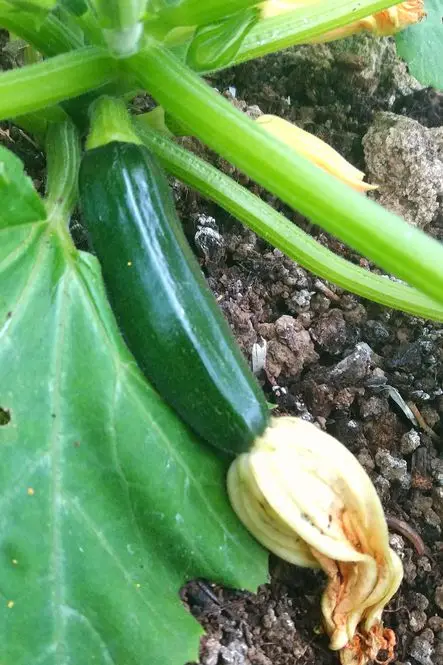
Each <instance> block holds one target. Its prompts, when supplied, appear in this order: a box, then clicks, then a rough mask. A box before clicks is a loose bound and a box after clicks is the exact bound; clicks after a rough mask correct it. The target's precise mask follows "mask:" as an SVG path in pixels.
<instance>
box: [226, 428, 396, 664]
mask: <svg viewBox="0 0 443 665" xmlns="http://www.w3.org/2000/svg"><path fill="white" fill-rule="evenodd" d="M227 482H228V493H229V497H230V500H231V504H232V506H233V508H234V510H235V512H236V513H237V515H238V517H239V518H240V520H241V521H242V522H243V523H244V525H245V526H246V527H247V528H248V529H249V531H250V532H251V533H252V534H253V535H254V536H255V537H256V538H257V540H258V541H260V542H261V543H262V544H263V545H264V546H265V547H267V548H268V549H269V550H271V551H272V552H274V553H275V554H277V555H278V556H280V557H281V558H282V559H285V560H286V561H289V562H291V563H295V564H298V565H300V566H309V567H321V568H322V569H323V570H324V571H325V573H326V574H327V576H328V584H327V586H326V589H325V591H324V594H323V599H322V612H323V617H324V623H325V628H326V631H327V633H328V635H329V637H330V647H331V649H334V650H339V651H340V657H341V660H342V663H343V665H364V663H366V662H367V661H368V660H370V659H372V658H375V657H376V655H377V652H378V650H379V649H387V651H388V654H389V656H393V648H394V646H395V636H394V633H393V632H392V631H391V630H389V629H384V628H383V624H382V622H381V614H382V611H383V608H384V607H385V605H386V604H387V603H388V602H389V600H390V599H391V598H392V596H393V595H394V593H395V592H396V591H397V589H398V587H399V585H400V582H401V579H402V575H403V569H402V564H401V561H400V559H399V558H398V556H397V555H396V554H395V552H394V551H393V550H392V549H391V548H390V547H389V541H388V529H387V525H386V520H385V517H384V514H383V509H382V506H381V503H380V500H379V498H378V496H377V493H376V491H375V489H374V486H373V485H372V482H371V480H370V478H369V476H368V475H367V474H366V472H365V471H364V469H363V468H362V467H361V465H360V464H359V463H358V461H357V460H356V458H355V457H354V456H353V455H352V454H351V453H350V452H349V451H348V450H347V448H345V446H343V445H342V444H341V443H339V441H337V440H336V439H334V438H333V437H332V436H330V435H329V434H326V433H325V432H322V431H321V430H319V429H318V428H317V427H316V426H315V425H313V424H312V423H309V422H306V421H304V420H301V419H299V418H274V419H272V420H271V424H270V426H269V427H268V428H267V430H266V431H265V433H264V435H263V436H262V437H260V438H259V439H258V440H257V441H256V442H255V444H254V447H253V449H252V450H251V451H250V452H249V453H244V454H242V455H240V456H239V457H237V458H236V459H235V460H234V462H233V463H232V465H231V467H230V469H229V473H228V481H227Z"/></svg>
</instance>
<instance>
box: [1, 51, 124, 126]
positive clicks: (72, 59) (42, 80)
mask: <svg viewBox="0 0 443 665" xmlns="http://www.w3.org/2000/svg"><path fill="white" fill-rule="evenodd" d="M117 73H118V71H117V68H116V67H115V64H114V61H113V60H112V58H110V57H109V55H108V54H107V53H106V51H103V50H102V49H99V48H95V47H84V48H82V49H79V50H77V51H71V52H69V53H65V54H63V55H58V56H56V57H55V58H51V59H50V60H46V61H44V62H39V63H37V64H35V65H29V66H27V67H22V68H21V69H14V70H12V71H8V72H4V73H2V74H0V120H4V119H7V118H13V117H15V116H20V115H23V114H25V113H30V112H32V111H38V110H39V109H42V108H45V107H46V106H52V105H53V104H57V103H58V102H61V101H63V100H64V99H69V98H71V97H77V96H78V95H81V94H83V93H85V92H87V91H89V90H93V89H95V88H99V87H101V86H103V85H105V84H107V83H109V82H111V81H112V80H113V79H114V78H115V77H116V76H117Z"/></svg>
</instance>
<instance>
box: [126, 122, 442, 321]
mask: <svg viewBox="0 0 443 665" xmlns="http://www.w3.org/2000/svg"><path fill="white" fill-rule="evenodd" d="M135 125H136V127H137V132H138V134H139V135H140V137H141V138H142V139H143V142H144V143H145V145H146V146H147V147H148V148H149V149H150V150H152V152H154V153H155V154H156V155H157V157H159V159H160V160H161V161H162V163H163V166H164V167H165V168H166V170H168V171H169V172H171V173H172V174H173V175H175V176H176V177H177V178H180V180H183V182H185V183H187V184H188V185H190V186H191V187H193V188H195V189H197V190H198V191H200V192H202V194H204V195H205V196H207V197H208V198H210V199H212V200H213V201H215V202H216V203H217V204H218V205H220V206H221V207H222V208H224V209H225V210H227V211H228V212H229V213H230V214H232V215H234V216H235V217H236V218H237V219H239V220H240V221H241V222H243V223H244V224H245V225H246V226H248V227H249V228H250V229H252V230H253V231H254V232H255V233H257V234H258V235H259V236H260V237H261V238H263V239H264V240H266V241H267V242H269V243H270V244H271V245H273V246H274V247H277V248H278V249H280V250H281V251H282V252H284V253H285V254H286V255H287V256H289V258H291V259H293V260H294V261H297V262H298V263H300V264H301V265H302V266H304V267H305V268H307V269H309V270H311V271H312V272H313V273H315V274H316V275H318V276H319V277H322V278H324V279H327V280H328V281H330V282H333V283H334V284H337V285H338V286H340V287H342V288H344V289H347V290H348V291H352V292H353V293H357V294H358V295H360V296H363V297H364V298H368V299H369V300H374V301H375V302H378V303H380V304H382V305H386V306H387V307H393V308H394V309H400V310H402V311H404V312H408V313H410V314H415V315H416V316H422V317H424V318H429V319H434V320H436V321H443V307H442V306H441V305H439V304H437V303H435V302H434V301H433V300H431V298H428V297H427V296H425V295H423V294H422V293H420V292H419V291H417V290H416V289H413V288H411V287H410V286H406V285H403V284H399V283H398V282H392V281H391V280H389V279H386V278H385V277H381V276H380V275H374V274H373V273H370V272H368V271H367V270H364V269H363V268H360V267H358V266H355V265H354V264H353V263H350V262H349V261H346V259H343V258H342V257H340V256H336V255H335V254H334V253H333V252H331V251H330V250H329V249H327V248H326V247H323V245H320V244H319V243H318V242H317V241H316V240H314V239H313V238H311V236H309V235H308V234H307V233H305V232H304V231H302V230H301V229H299V228H298V227H297V226H296V225H295V224H293V223H292V222H290V221H289V220H288V219H286V217H284V216H283V215H281V214H280V213H279V212H277V211H276V210H274V209H273V208H271V206H269V205H268V204H267V203H265V202H264V201H262V200H261V199H259V198H258V197H257V196H254V194H251V192H249V191H248V190H247V189H245V188H244V187H242V186H241V185H239V184H238V183H236V182H235V181H233V180H232V179H231V178H229V177H228V176H227V175H225V174H224V173H221V172H220V171H219V170H218V169H216V168H215V167H213V166H211V165H210V164H208V163H206V162H204V161H203V160H202V159H200V158H199V157H197V156H196V155H194V154H193V153H190V152H188V151H187V150H185V149H184V148H181V147H180V146H178V145H176V144H175V143H173V142H172V141H171V140H170V139H168V138H166V137H165V136H163V135H161V134H159V133H158V132H154V131H152V130H150V129H146V123H145V122H144V119H143V117H142V116H139V117H137V118H136V120H135Z"/></svg>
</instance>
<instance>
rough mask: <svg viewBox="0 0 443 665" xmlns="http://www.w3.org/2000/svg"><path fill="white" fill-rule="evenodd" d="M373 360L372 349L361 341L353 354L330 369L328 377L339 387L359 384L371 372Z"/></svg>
mask: <svg viewBox="0 0 443 665" xmlns="http://www.w3.org/2000/svg"><path fill="white" fill-rule="evenodd" d="M371 360H372V350H371V349H370V347H369V346H368V345H367V344H365V343H364V342H360V343H359V344H357V345H356V347H355V350H354V351H353V352H352V353H351V354H349V355H348V356H346V357H345V358H343V360H340V362H338V363H337V364H336V365H334V366H333V367H332V368H331V369H330V370H329V372H328V373H327V378H328V380H329V381H330V382H331V383H332V385H334V386H335V387H337V388H342V387H343V388H344V387H348V386H356V385H359V384H361V383H362V382H363V380H364V379H365V378H366V377H367V375H368V374H369V370H370V365H371Z"/></svg>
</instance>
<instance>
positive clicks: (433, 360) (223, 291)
mask: <svg viewBox="0 0 443 665" xmlns="http://www.w3.org/2000/svg"><path fill="white" fill-rule="evenodd" d="M8 57H10V56H8ZM3 65H4V66H5V65H7V62H5V56H3ZM211 82H212V83H213V84H214V85H215V86H216V87H217V88H218V89H219V90H220V91H222V92H223V94H225V95H226V96H227V97H228V98H230V99H231V101H232V103H234V104H235V105H236V106H238V107H239V108H241V109H242V110H244V111H246V112H248V113H250V114H251V115H254V114H255V115H257V114H260V112H263V113H275V114H278V115H281V116H283V117H285V118H287V119H288V120H291V121H293V122H296V123H297V124H299V125H300V126H301V127H303V128H304V129H307V130H309V131H311V132H313V133H315V134H316V135H318V136H319V137H320V138H322V139H324V140H326V141H328V142H329V143H330V144H331V145H333V146H334V147H335V148H336V149H338V150H339V151H340V152H341V153H342V154H343V155H344V156H345V157H346V158H348V159H349V160H350V161H351V162H352V163H353V164H354V165H355V166H357V167H358V168H361V169H362V170H364V171H366V173H367V174H368V179H369V180H370V181H374V182H378V183H379V184H380V188H379V190H378V191H377V193H375V194H374V196H375V198H377V199H379V200H380V201H381V202H382V203H383V205H386V206H387V207H390V208H392V209H393V210H395V211H397V212H400V213H401V214H403V215H404V216H405V217H406V218H407V219H408V221H409V222H410V223H411V224H416V225H417V226H420V227H423V228H425V229H426V231H427V232H429V233H431V234H432V235H434V236H435V237H437V238H440V237H441V235H442V229H443V207H442V204H441V195H442V193H443V185H442V183H443V176H442V173H443V171H442V169H443V163H442V161H441V158H442V155H443V130H441V129H440V128H441V127H442V126H443V97H442V95H441V94H440V93H438V92H436V91H434V90H428V89H422V88H421V86H419V85H418V84H417V82H416V81H414V80H413V79H411V78H410V77H409V76H408V74H407V71H406V68H405V66H404V65H403V64H402V63H401V62H400V61H399V60H398V59H397V58H396V55H395V48H394V45H393V42H392V41H391V40H390V39H383V40H374V39H372V38H369V37H360V38H354V39H348V40H345V41H343V42H339V43H335V44H332V45H327V46H325V45H320V46H302V47H298V48H294V49H290V50H288V51H286V52H284V53H281V54H277V55H273V56H268V57H267V58H264V59H262V60H260V61H258V62H254V63H249V64H246V65H242V66H239V67H237V68H235V69H233V70H229V71H226V72H222V73H221V74H219V75H218V76H217V77H214V78H213V79H212V81H211ZM257 107H258V108H257ZM2 131H3V134H1V135H0V140H1V141H4V142H5V144H6V145H7V147H8V148H10V149H12V150H15V151H17V152H18V154H19V156H20V157H21V158H22V159H24V161H25V164H26V167H27V169H28V171H29V172H30V173H31V175H32V177H33V178H34V179H35V180H36V182H37V185H39V184H41V183H42V182H43V176H42V174H43V170H42V169H43V167H44V160H43V157H42V155H41V153H39V152H38V151H36V150H35V147H34V146H33V145H32V144H30V143H29V140H28V139H27V138H26V136H24V135H23V133H21V132H20V131H19V130H17V129H16V128H12V126H11V125H4V126H3V130H2ZM411 137H412V139H413V140H412V139H411ZM183 141H184V142H185V143H186V144H187V145H188V147H191V148H192V149H194V150H196V151H197V152H199V153H200V154H203V155H204V156H205V157H207V158H208V159H210V160H211V161H212V162H213V163H215V164H217V166H219V167H220V168H222V169H223V170H224V171H226V172H228V173H230V174H231V175H233V176H234V177H236V178H237V179H238V180H239V181H240V182H242V184H244V185H246V186H248V187H249V188H251V189H252V190H253V191H254V192H255V193H257V194H259V195H260V196H262V197H263V198H264V199H265V200H266V201H268V202H269V203H271V204H272V205H274V206H275V207H276V208H277V209H279V210H282V211H283V212H284V213H285V214H286V215H287V216H288V217H289V218H290V219H292V220H293V221H294V223H297V224H299V225H300V226H301V227H303V228H304V229H305V230H308V231H309V232H310V233H311V234H312V235H313V236H314V237H315V238H316V239H317V240H319V242H321V243H323V244H325V245H327V246H328V247H329V248H330V249H332V250H333V251H335V252H337V253H339V254H341V255H343V256H345V257H346V258H348V259H350V260H351V261H354V262H355V263H358V264H360V265H362V266H364V267H366V268H367V269H368V270H376V268H375V267H374V266H372V265H371V264H370V263H369V262H368V261H367V260H366V259H364V258H362V257H360V256H358V255H357V254H355V253H354V252H353V251H351V250H349V249H348V248H346V247H345V246H343V245H342V244H341V243H340V242H338V241H337V240H335V239H333V238H330V237H329V236H328V235H327V234H325V233H324V232H322V231H321V230H320V229H318V228H317V227H315V226H313V225H312V224H310V223H309V221H308V220H306V219H304V218H302V217H301V216H300V215H298V214H296V213H294V212H293V211H291V210H288V209H287V207H285V206H284V205H282V204H281V202H279V201H278V200H276V199H275V197H273V196H271V195H269V194H268V193H266V192H263V191H261V190H260V189H259V188H258V187H257V186H256V185H255V184H254V183H251V182H250V181H249V180H248V178H246V177H245V176H244V175H242V174H239V173H238V172H236V171H235V169H233V168H232V166H231V165H229V164H227V163H226V162H225V161H224V160H222V159H220V158H218V157H216V156H214V155H213V154H212V153H210V152H209V151H207V150H206V149H204V148H203V147H202V146H200V145H198V144H197V143H196V142H195V141H193V140H191V139H184V140H183ZM173 185H174V191H175V194H176V199H177V205H178V208H179V211H180V214H181V218H182V220H183V223H184V226H185V230H186V232H187V235H188V237H189V239H190V241H191V243H192V245H193V247H194V249H195V251H196V253H197V255H198V257H199V259H200V262H201V266H202V269H203V270H204V272H205V274H206V276H207V279H208V282H209V284H210V286H211V288H212V290H213V291H214V293H215V295H216V297H217V299H218V301H219V303H220V305H221V307H222V309H223V311H224V313H225V315H226V317H227V319H228V321H229V322H230V324H231V326H232V328H233V330H234V332H235V335H236V337H237V339H238V342H239V344H240V346H241V348H242V350H243V352H244V353H245V355H246V357H247V358H248V360H251V356H252V351H253V348H257V347H254V345H256V344H258V345H259V346H261V347H263V345H264V341H265V342H266V344H267V346H266V362H265V365H264V367H262V368H261V369H259V370H258V374H257V376H258V378H259V380H260V382H261V384H262V386H263V389H264V391H265V392H266V394H267V398H268V399H269V400H270V401H272V402H274V403H275V404H276V405H277V409H276V412H277V413H278V414H290V415H296V416H301V417H303V418H306V419H308V420H311V421H312V422H316V423H319V424H320V426H321V427H323V428H325V429H326V430H327V431H328V432H330V433H331V434H333V435H335V436H337V438H338V439H339V440H340V441H342V442H343V443H344V444H345V445H346V446H347V447H348V448H349V449H350V450H351V451H352V452H353V453H354V454H355V455H356V456H357V457H358V459H359V460H360V462H361V464H362V465H363V466H364V468H365V469H366V470H367V471H368V473H369V474H370V476H371V478H372V479H373V482H374V484H375V487H376V488H377V491H378V493H379V495H380V498H381V500H382V502H383V505H384V508H385V510H386V514H387V515H388V516H389V518H392V519H390V521H389V525H390V529H391V545H392V547H393V548H394V549H395V550H396V551H397V553H398V554H399V555H400V557H401V558H402V560H403V565H404V570H405V578H404V582H403V584H402V586H401V588H400V591H399V592H398V594H397V595H396V596H395V598H394V599H393V601H392V602H391V603H390V605H389V607H388V608H387V610H386V612H385V615H384V620H385V623H386V625H387V626H389V627H392V628H393V629H394V630H395V632H396V634H397V638H398V648H397V653H396V656H397V661H396V662H397V663H411V665H417V664H418V665H437V663H441V662H443V572H442V565H441V564H442V558H443V535H442V524H443V459H442V455H441V453H442V432H443V429H442V426H441V416H442V413H443V389H442V385H443V384H442V379H443V362H442V360H443V347H442V338H443V326H442V325H440V324H435V323H433V322H430V321H424V320H422V319H419V318H415V317H411V316H407V315H405V314H403V313H401V312H396V311H392V310H389V309H387V308H384V307H381V306H378V305H376V304H374V303H371V302H369V301H366V300H363V299H361V298H358V297H356V296H354V295H352V294H349V293H346V292H344V291H343V290H341V289H339V288H336V287H335V286H334V285H333V284H329V283H326V282H325V281H323V280H320V279H318V278H317V277H316V276H315V275H313V274H311V273H309V272H308V271H306V270H304V269H303V268H302V267H301V266H299V265H297V264H295V263H294V262H292V261H290V260H289V259H287V258H285V257H284V256H283V255H282V253H281V252H279V251H277V250H275V249H273V248H272V247H270V246H269V245H267V244H266V243H265V242H263V241H262V240H260V239H259V238H257V237H256V236H255V235H254V234H253V233H252V232H250V231H249V230H247V229H246V228H244V227H242V226H241V225H240V224H239V223H238V222H236V221H235V220H234V219H232V218H231V217H229V216H228V215H227V213H225V212H224V211H223V210H221V209H220V208H218V207H217V206H215V205H214V204H212V203H209V202H207V201H206V200H203V199H202V198H201V197H200V196H199V195H197V194H196V193H195V192H191V191H190V190H188V189H187V188H186V187H184V186H183V185H181V184H179V183H177V182H175V181H174V182H173ZM80 235H81V234H80ZM323 584H324V579H323V577H322V575H321V573H318V572H314V571H310V570H306V569H301V568H297V567H293V566H289V565H286V564H284V563H283V562H281V561H279V560H277V559H274V558H271V564H270V582H269V584H266V585H264V586H263V587H261V588H260V589H259V590H258V593H257V594H256V595H255V594H250V593H244V592H241V591H235V590H232V589H226V588H222V587H218V586H214V585H212V584H210V583H209V582H206V581H203V580H198V581H192V582H190V583H189V584H188V585H187V586H186V587H185V588H184V589H183V590H182V597H183V601H184V603H185V605H186V606H187V607H188V609H189V611H191V612H192V614H193V615H194V616H195V617H196V618H197V619H198V620H199V621H200V622H201V623H202V625H203V626H204V628H205V629H206V631H207V632H206V636H205V637H204V638H203V639H202V642H201V654H200V665H290V664H291V665H293V663H299V664H300V665H314V664H315V665H329V663H331V664H332V663H337V656H336V654H334V653H333V652H331V651H329V649H328V642H327V638H326V636H325V635H324V634H323V633H322V629H321V615H320V604H319V599H320V596H321V592H322V587H323ZM380 658H381V660H382V659H383V658H382V655H380Z"/></svg>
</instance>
